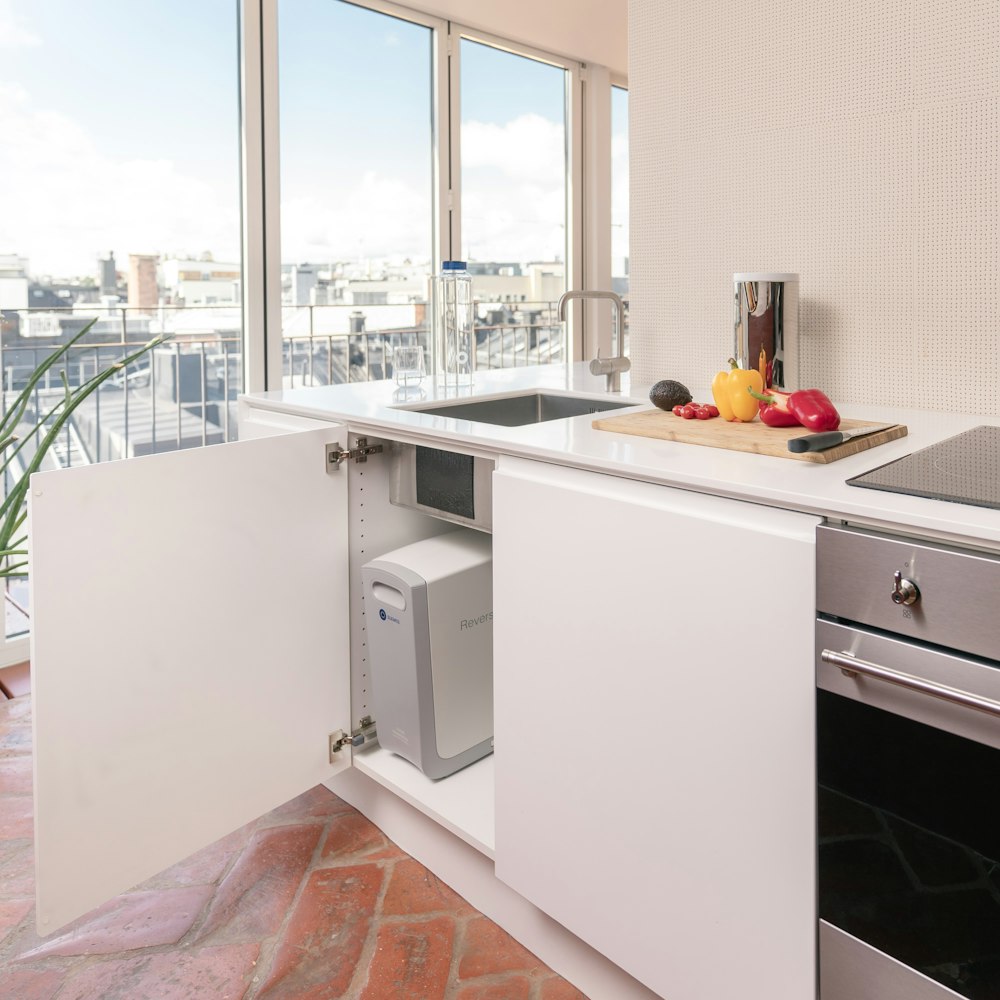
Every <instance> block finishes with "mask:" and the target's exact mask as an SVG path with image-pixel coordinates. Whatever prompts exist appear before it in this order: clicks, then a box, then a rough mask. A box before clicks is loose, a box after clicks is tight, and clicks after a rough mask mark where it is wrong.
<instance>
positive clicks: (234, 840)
mask: <svg viewBox="0 0 1000 1000" xmlns="http://www.w3.org/2000/svg"><path fill="white" fill-rule="evenodd" d="M254 826H255V824H253V823H250V824H247V825H246V826H241V827H240V828H239V829H238V830H235V831H234V832H233V833H231V834H229V836H227V837H223V838H222V839H221V840H217V841H216V842H215V843H214V844H209V845H208V847H205V848H203V849H202V850H200V851H197V852H196V853H194V854H192V855H191V856H190V857H188V858H185V859H184V860H183V861H178V862H177V864H176V865H172V866H171V867H170V868H168V869H167V870H166V871H163V872H160V874H159V875H154V876H153V877H152V878H151V879H147V880H146V881H145V882H143V883H142V886H141V887H140V888H143V889H168V888H173V887H175V886H181V885H207V884H208V883H209V882H217V881H218V880H219V878H220V876H221V875H222V874H223V872H225V870H226V869H227V868H228V867H229V865H230V864H231V863H232V861H233V858H235V857H236V856H237V855H238V854H239V853H240V852H241V851H242V850H243V849H244V848H245V847H246V845H247V842H248V841H249V840H250V836H251V834H252V833H253V830H254Z"/></svg>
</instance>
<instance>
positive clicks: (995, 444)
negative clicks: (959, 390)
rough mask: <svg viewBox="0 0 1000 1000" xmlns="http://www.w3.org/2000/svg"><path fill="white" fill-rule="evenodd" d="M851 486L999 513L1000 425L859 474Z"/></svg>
mask: <svg viewBox="0 0 1000 1000" xmlns="http://www.w3.org/2000/svg"><path fill="white" fill-rule="evenodd" d="M847 485H848V486H862V487H864V488H865V489H869V490H887V491H888V492H890V493H908V494H910V495H911V496H915V497H928V498H930V499H931V500H948V501H950V502H952V503H966V504H971V505H972V506H974V507H993V508H994V509H996V510H1000V427H992V426H988V425H984V426H982V427H973V428H972V430H969V431H965V432H964V433H963V434H957V435H955V437H951V438H947V439H946V440H944V441H940V442H938V444H932V445H931V446H930V447H929V448H922V449H921V450H920V451H915V452H913V453H912V454H910V455H906V456H905V457H904V458H897V459H896V460H895V461H894V462H889V463H887V464H886V465H880V466H879V467H878V468H877V469H872V470H871V471H870V472H865V473H862V474H861V475H860V476H854V478H853V479H848V480H847Z"/></svg>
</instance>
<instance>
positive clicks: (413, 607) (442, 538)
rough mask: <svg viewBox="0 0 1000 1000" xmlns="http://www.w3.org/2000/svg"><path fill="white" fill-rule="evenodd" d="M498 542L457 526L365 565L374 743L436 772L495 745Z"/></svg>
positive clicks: (428, 772) (441, 773) (455, 767)
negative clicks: (495, 554)
mask: <svg viewBox="0 0 1000 1000" xmlns="http://www.w3.org/2000/svg"><path fill="white" fill-rule="evenodd" d="M492 542H493V539H492V538H491V536H489V535H487V534H484V533H482V532H479V531H474V530H472V529H470V528H460V529H458V530H457V531H452V532H449V533H447V534H444V535H438V536H436V537H434V538H427V539H425V540H424V541H421V542H415V543H414V544H412V545H406V546H404V547H403V548H400V549H395V550H394V551H392V552H387V553H386V554H385V555H383V556H381V557H379V558H378V559H373V560H372V561H371V562H369V563H367V564H365V565H364V566H362V567H361V578H362V582H363V585H364V592H365V620H366V629H367V633H368V648H369V652H370V654H371V655H370V664H371V680H372V686H373V697H372V701H373V705H374V713H373V714H374V717H375V727H376V730H377V732H378V741H379V743H380V745H381V746H382V747H384V748H385V749H386V750H391V751H392V752H393V753H396V754H399V755H400V756H401V757H405V758H406V759H407V760H408V761H410V762H411V763H413V764H416V766H417V767H419V768H420V769H421V770H422V771H423V772H424V774H426V775H427V776H428V777H430V778H443V777H445V776H446V775H448V774H452V773H453V772H455V771H457V770H459V769H460V768H463V767H465V766H466V765H467V764H471V763H472V762H473V761H475V760H479V758H480V757H485V756H486V754H488V753H490V752H491V751H492V750H493V562H492V559H493V546H492Z"/></svg>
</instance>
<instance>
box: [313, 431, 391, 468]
mask: <svg viewBox="0 0 1000 1000" xmlns="http://www.w3.org/2000/svg"><path fill="white" fill-rule="evenodd" d="M381 451H382V445H380V444H372V445H370V444H369V443H368V438H358V446H357V448H354V449H348V450H347V451H344V449H343V448H341V446H340V442H339V441H334V442H333V443H332V444H328V445H327V446H326V471H327V472H336V471H337V470H338V469H339V468H340V463H341V462H347V461H350V459H352V458H353V459H354V461H355V462H367V461H368V456H369V455H378V454H380V453H381Z"/></svg>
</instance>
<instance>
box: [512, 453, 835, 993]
mask: <svg viewBox="0 0 1000 1000" xmlns="http://www.w3.org/2000/svg"><path fill="white" fill-rule="evenodd" d="M816 523H817V519H816V518H813V517H809V516H806V515H802V514H797V513H792V512H787V511H778V510H773V509H769V508H765V507H760V506H756V505H753V504H747V503H741V502H737V501H733V500H728V499H723V498H718V497H709V496H702V495H698V494H694V493H685V492H682V491H678V490H670V489H667V488H664V487H658V486H652V485H649V484H645V483H638V482H630V481H628V480H623V479H617V478H613V477H609V476H603V475H599V474H594V473H586V472H580V471H578V470H571V469H562V468H558V467H555V466H548V465H543V464H541V463H532V462H526V461H519V460H509V459H502V460H501V463H500V468H499V471H498V473H497V474H496V476H495V477H494V541H495V547H494V611H495V619H494V629H495V632H494V651H495V670H494V677H495V682H494V683H495V694H496V698H495V711H496V720H495V722H496V871H497V875H498V877H500V878H501V879H502V880H503V881H505V882H507V883H508V884H509V885H511V886H512V887H513V888H515V889H516V890H517V891H518V892H520V893H521V894H523V895H524V896H526V897H527V898H528V899H530V900H532V901H533V902H534V903H536V904H537V905H538V906H539V907H541V908H542V909H543V910H545V911H546V912H547V913H549V914H550V915H551V916H553V917H555V919H556V920H558V921H559V922H560V923H562V924H564V925H565V926H566V927H568V928H569V929H570V930H572V931H574V932H575V933H576V934H578V935H579V936H580V937H581V938H583V939H584V940H585V941H587V942H588V943H590V944H592V945H593V946H594V947H596V948H597V949H598V950H599V951H601V952H603V953H604V954H605V955H607V956H608V957H609V958H611V959H612V961H614V962H617V963H618V964H619V965H621V966H622V967H623V968H624V969H626V970H627V971H628V972H630V973H631V974H632V975H634V976H635V977H636V978H638V979H639V980H640V981H641V982H643V983H645V984H646V985H647V986H649V987H650V988H652V989H653V990H655V991H656V992H657V993H659V994H661V995H662V996H664V997H667V998H669V1000H719V998H721V997H740V996H742V997H750V996H753V997H763V996H766V997H768V998H769V1000H814V998H815V982H816V964H815V963H816V943H815V938H816V909H815V872H814V870H815V864H814V857H815V829H814V826H815V804H814V803H815V771H814V726H815V723H814V698H815V688H814V680H813V665H812V642H813V639H812V633H813V619H814V609H815V602H814V589H815V585H814V578H815V565H814V558H815V557H814V552H815V543H814V536H815V525H816Z"/></svg>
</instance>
